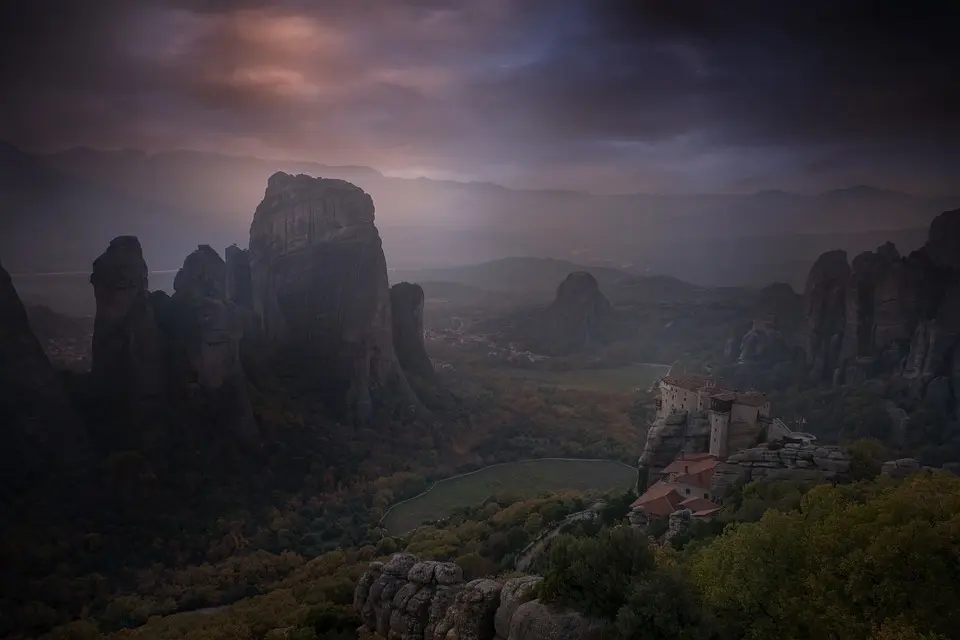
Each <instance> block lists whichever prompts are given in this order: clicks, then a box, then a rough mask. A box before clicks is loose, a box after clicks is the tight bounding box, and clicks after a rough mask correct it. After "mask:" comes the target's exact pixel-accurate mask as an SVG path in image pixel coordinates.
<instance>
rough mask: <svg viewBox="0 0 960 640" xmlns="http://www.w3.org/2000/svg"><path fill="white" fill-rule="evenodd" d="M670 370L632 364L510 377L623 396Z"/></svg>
mask: <svg viewBox="0 0 960 640" xmlns="http://www.w3.org/2000/svg"><path fill="white" fill-rule="evenodd" d="M668 371H670V367H669V366H668V365H660V364H631V365H628V366H626V367H616V368H614V369H577V370H575V371H537V370H516V371H511V372H510V376H511V377H513V378H520V379H523V380H529V381H531V382H536V383H539V384H545V385H551V386H556V387H560V388H562V389H577V390H583V391H609V392H613V393H624V392H629V391H633V390H634V389H637V388H641V389H646V388H647V387H649V386H650V385H652V384H653V383H655V382H656V381H657V380H659V379H660V378H662V377H663V376H665V375H667V372H668Z"/></svg>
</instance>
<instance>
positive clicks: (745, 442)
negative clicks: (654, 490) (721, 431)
mask: <svg viewBox="0 0 960 640" xmlns="http://www.w3.org/2000/svg"><path fill="white" fill-rule="evenodd" d="M763 435H764V434H763V427H762V425H760V424H758V425H750V424H748V423H743V422H734V423H732V424H731V425H730V427H729V431H728V436H727V437H728V440H727V447H728V449H729V450H730V451H737V450H739V449H745V448H747V447H752V446H754V445H756V444H757V443H758V442H759V441H760V440H761V438H762V437H763ZM709 451H710V416H709V414H708V413H707V412H706V411H680V412H677V413H672V414H670V415H667V416H659V417H657V418H656V419H655V420H654V421H653V424H652V425H650V429H649V430H648V431H647V441H646V443H645V444H644V446H643V453H642V454H641V455H640V460H639V462H638V465H637V466H638V469H639V477H640V478H641V479H643V480H645V482H646V485H647V486H649V485H651V484H653V483H654V482H656V481H657V480H659V479H660V477H661V476H662V475H663V469H664V468H665V467H666V466H667V465H669V464H670V463H671V462H673V461H674V460H675V459H676V458H677V456H678V455H680V453H708V452H709ZM641 489H642V487H641Z"/></svg>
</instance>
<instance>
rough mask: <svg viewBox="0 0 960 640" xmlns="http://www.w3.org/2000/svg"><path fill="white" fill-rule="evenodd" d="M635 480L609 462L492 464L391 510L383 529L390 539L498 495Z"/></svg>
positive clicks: (618, 487) (598, 487) (622, 486)
mask: <svg viewBox="0 0 960 640" xmlns="http://www.w3.org/2000/svg"><path fill="white" fill-rule="evenodd" d="M636 479H637V471H636V469H634V468H633V467H631V466H629V465H626V464H623V463H620V462H613V461H607V460H561V459H555V458H552V459H543V460H529V461H525V462H511V463H508V464H502V465H494V466H491V467H485V468H483V469H481V470H479V471H476V472H474V473H471V474H468V475H463V476H456V477H453V478H450V479H448V480H442V481H440V482H438V483H437V484H436V485H435V486H434V487H433V488H432V489H431V490H430V491H428V492H426V493H424V494H423V495H421V496H418V497H416V498H413V499H412V500H409V501H407V502H404V503H401V504H398V505H397V506H396V507H394V508H393V509H391V510H390V512H389V513H388V514H387V515H386V516H385V517H384V519H383V526H384V527H385V528H386V529H387V531H388V532H389V533H390V534H391V535H401V534H404V533H406V532H408V531H410V530H412V529H414V528H415V527H417V526H418V525H420V524H422V523H423V522H425V521H427V520H439V519H441V518H445V517H447V516H448V515H449V514H450V513H451V512H452V511H453V510H454V509H456V508H457V507H463V506H470V505H479V504H481V503H482V502H483V501H484V500H486V499H487V498H488V497H490V496H492V495H496V494H498V493H509V494H510V495H513V496H517V497H519V498H535V497H537V496H539V495H540V494H542V493H554V492H557V491H601V492H608V491H626V490H627V489H629V488H630V487H631V486H633V484H634V482H635V481H636Z"/></svg>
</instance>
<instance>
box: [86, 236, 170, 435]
mask: <svg viewBox="0 0 960 640" xmlns="http://www.w3.org/2000/svg"><path fill="white" fill-rule="evenodd" d="M90 283H91V284H92V285H93V293H94V297H95V298H96V302H97V315H96V320H95V322H94V329H93V354H92V358H93V359H92V365H91V371H92V375H93V380H94V384H95V386H96V388H97V390H98V393H99V395H100V396H101V398H102V400H101V402H100V405H101V406H102V407H103V410H104V412H103V414H102V415H101V416H98V417H99V418H100V419H102V420H105V421H106V422H107V423H109V424H110V425H111V427H112V428H111V432H112V433H111V436H112V437H115V438H119V439H120V440H121V442H120V443H119V444H120V445H121V446H122V447H125V448H129V449H140V450H145V451H151V452H158V453H159V452H160V451H162V450H163V449H164V448H165V447H166V446H167V445H168V444H169V443H168V437H167V436H168V433H167V428H168V427H167V425H168V423H169V416H168V405H167V402H166V363H165V355H164V350H163V339H162V336H161V332H160V327H159V325H158V324H157V320H156V316H155V314H154V309H153V304H152V302H151V299H150V292H149V290H148V280H147V263H146V262H145V261H144V259H143V250H142V249H141V248H140V241H139V240H138V239H137V238H136V237H134V236H120V237H117V238H114V239H113V240H112V241H111V242H110V245H109V246H108V247H107V250H106V251H105V252H104V253H103V254H102V255H101V256H100V257H98V258H97V259H96V260H95V261H94V263H93V273H92V274H91V276H90Z"/></svg>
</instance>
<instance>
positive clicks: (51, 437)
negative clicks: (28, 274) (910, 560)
mask: <svg viewBox="0 0 960 640" xmlns="http://www.w3.org/2000/svg"><path fill="white" fill-rule="evenodd" d="M0 422H2V424H3V434H4V435H3V437H4V443H3V446H2V447H0V449H2V450H3V451H2V454H0V467H2V470H3V474H2V475H3V476H4V486H6V487H9V486H14V485H12V484H10V483H12V482H15V481H16V480H17V478H12V477H11V478H7V477H6V476H7V475H8V473H9V474H14V475H16V471H15V470H20V469H23V468H25V467H34V464H32V463H36V467H38V468H43V469H44V471H45V472H46V471H48V470H49V469H50V467H51V466H57V467H61V468H65V469H68V470H69V469H83V468H85V467H86V466H88V465H89V464H91V462H92V461H93V458H94V451H93V447H92V445H91V443H90V440H89V437H88V434H87V432H86V429H85V427H84V425H83V423H82V422H81V420H80V418H79V417H78V416H77V414H76V412H75V411H74V408H73V406H72V405H71V404H70V400H69V398H68V397H67V394H66V392H65V390H64V389H63V386H62V385H61V383H60V379H59V377H58V376H57V373H56V371H55V370H54V368H53V366H52V365H51V364H50V361H49V360H48V359H47V356H46V354H45V353H44V352H43V347H41V345H40V342H39V341H38V340H37V338H36V336H35V335H34V333H33V331H32V330H31V329H30V324H29V321H28V319H27V312H26V310H25V309H24V307H23V303H22V302H21V301H20V297H19V296H18V295H17V291H16V289H15V288H14V286H13V282H12V280H11V279H10V274H8V273H7V271H6V270H5V269H4V268H3V266H2V265H0ZM34 458H35V459H34Z"/></svg>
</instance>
